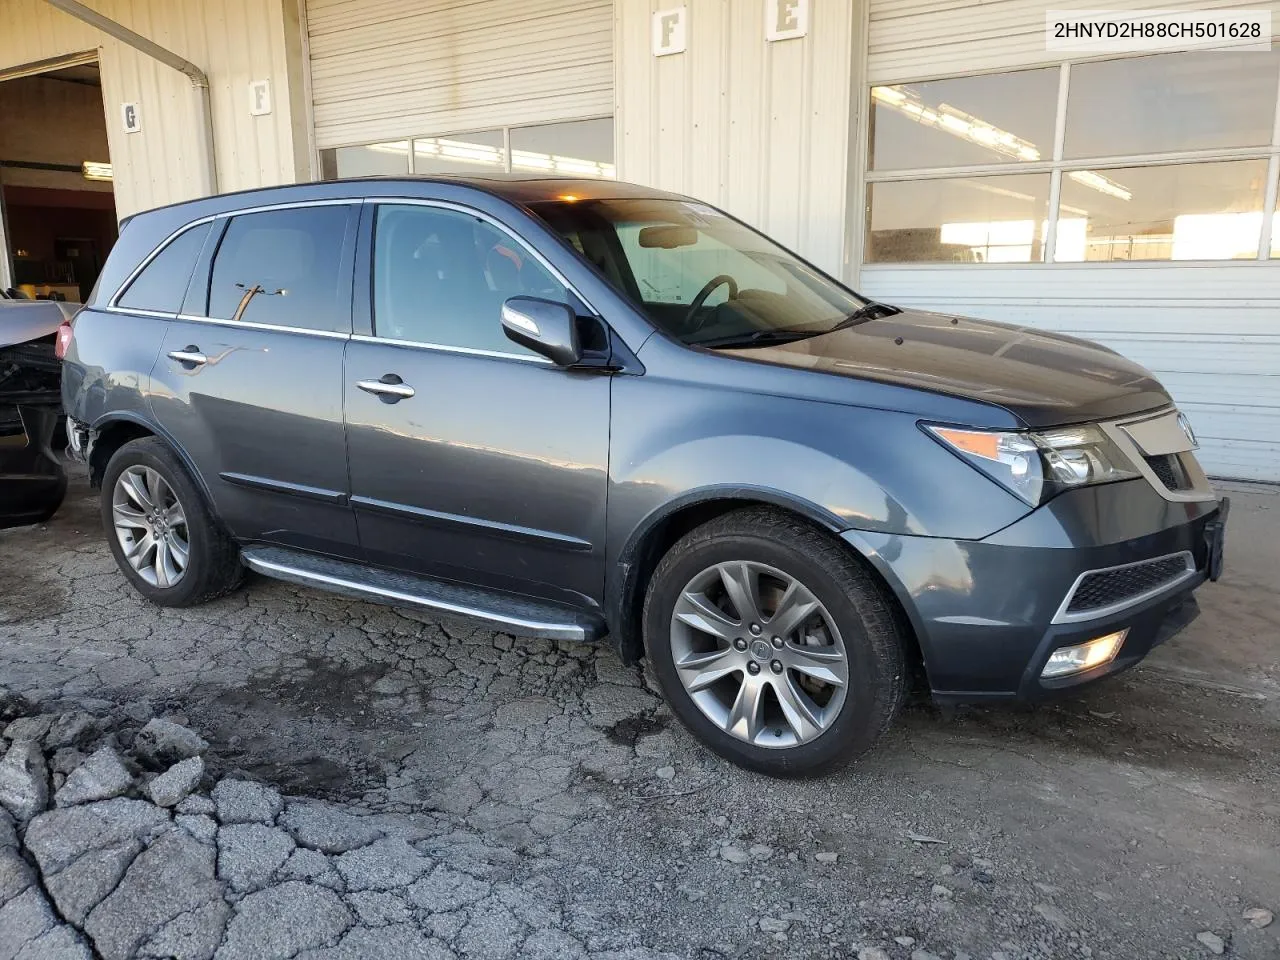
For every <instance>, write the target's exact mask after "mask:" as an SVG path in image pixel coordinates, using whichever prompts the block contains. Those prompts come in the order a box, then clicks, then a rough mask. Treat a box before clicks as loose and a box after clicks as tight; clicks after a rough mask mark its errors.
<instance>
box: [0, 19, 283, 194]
mask: <svg viewBox="0 0 1280 960" xmlns="http://www.w3.org/2000/svg"><path fill="white" fill-rule="evenodd" d="M91 2H92V0H91ZM295 2H296V0H200V2H199V3H196V2H188V0H182V2H175V0H96V2H95V3H93V5H94V7H95V9H97V10H98V11H100V12H101V13H103V14H105V15H106V16H109V17H111V18H112V19H114V20H117V21H118V22H120V23H122V24H124V25H125V26H127V27H129V28H130V29H132V30H134V31H136V32H138V33H140V34H142V35H143V36H145V37H148V38H149V39H151V40H154V41H155V42H156V43H159V44H161V45H162V46H165V47H168V48H169V49H171V50H172V51H174V52H175V53H177V54H178V55H180V56H182V57H185V58H186V59H188V60H190V61H191V62H193V63H195V64H196V65H197V66H199V67H200V68H202V69H203V70H204V71H205V72H206V73H207V74H208V76H209V81H210V99H211V107H212V114H213V126H214V143H215V153H216V161H217V167H218V185H219V189H220V190H222V191H228V190H241V189H247V188H250V187H258V186H264V185H274V184H279V183H291V182H294V181H295V180H298V179H305V178H306V176H307V174H306V170H307V166H306V162H307V152H306V135H305V118H304V117H299V116H297V115H296V111H295V110H294V109H292V107H291V102H290V101H291V98H290V86H291V83H296V79H291V72H292V75H293V77H296V76H297V75H298V72H299V64H297V63H293V64H290V63H289V62H288V58H287V57H286V53H285V51H286V42H285V37H286V30H287V29H289V23H290V22H292V23H293V24H294V26H293V27H292V29H295V30H296V29H297V26H296V23H297V16H296V7H295V6H294V4H295ZM95 50H96V51H98V56H99V62H100V64H101V68H102V94H103V101H104V104H105V108H106V115H107V139H108V143H109V145H110V148H111V160H112V163H113V164H114V166H115V195H116V211H117V213H118V214H119V215H120V216H126V215H128V214H130V213H133V212H136V211H138V210H143V209H146V208H148V207H154V206H159V205H161V204H165V203H173V202H176V201H179V200H185V199H189V198H191V197H193V196H195V195H197V192H198V169H199V164H198V163H197V162H196V156H197V155H196V153H195V151H197V150H199V149H200V144H201V139H200V132H199V131H198V130H197V129H196V125H195V110H194V107H193V99H192V97H193V94H192V92H191V89H190V88H191V84H190V82H189V81H188V80H187V78H186V77H184V76H182V75H181V74H179V73H178V72H176V71H175V70H172V69H170V68H169V67H166V66H163V65H162V64H159V63H156V62H155V61H154V60H151V59H150V58H148V57H146V56H144V55H142V54H141V53H138V52H137V51H135V50H133V49H132V48H130V47H127V46H125V45H123V44H121V43H119V42H118V41H115V40H113V39H111V38H110V37H108V36H106V35H105V34H102V33H100V32H99V31H97V30H95V29H93V28H91V27H89V26H87V25H85V24H83V23H81V22H80V21H79V20H76V19H74V18H73V17H70V16H68V15H67V14H65V13H62V12H61V11H59V10H56V9H55V8H53V7H51V6H50V5H49V4H47V3H45V2H43V0H4V2H3V3H0V71H3V70H7V69H10V68H14V67H19V66H22V65H24V64H30V63H33V62H36V61H40V60H45V59H49V58H53V57H62V56H67V55H69V54H73V53H77V52H82V51H95ZM251 80H270V81H271V90H272V101H273V103H272V107H273V109H272V112H271V113H270V114H269V115H266V116H260V117H254V116H251V115H250V113H249V82H250V81H251ZM126 102H134V103H137V104H138V106H139V112H140V114H141V118H142V129H141V131H140V132H138V133H132V134H126V133H125V132H124V129H123V126H122V121H121V116H120V105H121V104H122V103H126ZM85 159H90V158H85ZM96 159H101V158H96Z"/></svg>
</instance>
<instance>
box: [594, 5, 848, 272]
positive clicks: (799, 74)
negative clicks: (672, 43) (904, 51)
mask: <svg viewBox="0 0 1280 960" xmlns="http://www.w3.org/2000/svg"><path fill="white" fill-rule="evenodd" d="M674 5H675V4H674V3H668V2H665V0H617V2H616V3H615V4H614V6H615V33H614V75H615V87H616V90H617V114H616V119H617V125H618V126H617V134H616V136H617V143H618V156H617V164H618V176H619V178H620V179H623V180H634V181H637V182H639V183H645V184H649V185H652V186H655V187H660V188H663V189H667V190H675V191H679V192H682V193H688V194H691V195H693V196H695V197H698V198H700V199H703V200H706V201H708V202H710V203H713V204H716V205H717V206H720V207H723V208H724V209H726V210H728V211H729V212H731V213H733V214H734V215H735V216H739V217H741V218H742V219H744V220H746V221H747V222H749V223H751V224H752V225H754V226H756V227H758V228H760V229H762V230H764V231H766V232H767V233H769V234H771V235H773V236H774V237H776V238H777V239H778V240H780V241H781V242H782V243H784V244H786V245H787V246H789V247H792V248H793V249H795V250H796V251H798V252H799V253H801V254H803V255H805V256H806V257H808V258H809V259H812V260H813V261H814V262H815V263H817V264H819V265H820V266H822V267H823V268H824V269H826V270H829V271H831V272H832V273H835V274H837V275H839V274H841V273H842V272H844V270H845V257H846V251H847V249H848V246H847V243H846V228H847V224H848V218H847V217H846V208H845V200H846V197H847V196H848V189H847V178H848V175H849V163H848V161H849V152H850V145H851V143H852V131H853V129H854V125H853V124H852V123H851V116H850V112H851V109H852V108H853V107H854V106H856V104H852V103H851V100H850V93H851V89H852V88H853V83H852V79H851V78H852V77H853V70H854V67H855V53H856V50H855V44H854V31H855V27H856V26H857V25H858V24H860V22H861V10H862V5H861V4H860V3H854V2H851V0H812V3H811V10H810V14H809V31H808V35H807V36H805V37H803V38H800V39H795V40H782V41H778V42H775V43H769V42H767V41H766V40H765V25H764V4H763V3H762V2H757V0H686V6H687V8H688V27H687V31H688V33H687V37H688V43H687V49H686V51H685V52H684V53H678V54H672V55H669V56H664V57H654V56H653V54H652V49H651V46H650V42H651V33H650V31H651V18H652V15H653V13H654V12H655V11H657V10H659V9H666V8H667V7H670V6H674Z"/></svg>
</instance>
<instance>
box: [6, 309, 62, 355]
mask: <svg viewBox="0 0 1280 960" xmlns="http://www.w3.org/2000/svg"><path fill="white" fill-rule="evenodd" d="M76 306H77V304H63V303H58V302H56V301H54V300H0V347H12V346H15V345H17V344H19V343H28V342H30V341H32V340H39V339H41V338H42V337H49V336H52V335H53V334H55V333H57V332H58V327H59V326H61V325H62V321H63V320H68V319H70V317H71V314H72V312H74V308H75V307H76Z"/></svg>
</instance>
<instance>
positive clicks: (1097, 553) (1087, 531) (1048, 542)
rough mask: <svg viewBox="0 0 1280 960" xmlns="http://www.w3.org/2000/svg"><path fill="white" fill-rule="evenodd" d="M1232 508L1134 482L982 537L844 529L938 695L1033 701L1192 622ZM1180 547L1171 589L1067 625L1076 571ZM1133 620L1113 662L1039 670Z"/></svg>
mask: <svg viewBox="0 0 1280 960" xmlns="http://www.w3.org/2000/svg"><path fill="white" fill-rule="evenodd" d="M1225 506H1226V501H1221V502H1219V501H1216V500H1207V501H1195V502H1177V503H1174V502H1170V501H1168V500H1166V499H1164V498H1162V497H1160V496H1159V495H1158V494H1157V493H1156V492H1155V490H1154V489H1152V487H1151V485H1150V484H1149V483H1147V481H1145V480H1141V479H1139V480H1131V481H1126V482H1123V483H1114V484H1106V485H1101V486H1095V487H1086V488H1082V489H1079V490H1073V491H1069V492H1067V493H1064V494H1062V495H1060V496H1058V497H1055V498H1054V499H1053V500H1051V501H1050V502H1049V503H1047V504H1045V505H1044V506H1042V507H1040V508H1039V509H1037V510H1034V511H1032V512H1031V513H1030V514H1028V515H1027V516H1026V517H1024V518H1023V519H1021V520H1019V521H1018V522H1016V523H1014V524H1012V525H1011V526H1009V527H1006V528H1005V529H1004V530H1001V531H999V532H998V533H996V534H993V535H992V536H990V537H987V538H986V539H984V540H979V541H967V540H946V539H940V538H933V537H910V536H898V535H890V534H870V533H866V532H864V531H849V532H847V533H845V534H844V535H843V536H844V537H845V539H846V540H847V541H848V542H849V543H851V544H852V545H854V546H855V547H856V548H857V549H859V550H860V551H861V552H862V553H863V554H864V555H865V556H867V557H868V559H869V560H871V562H872V563H873V564H874V565H875V566H876V567H877V568H878V569H879V570H880V572H881V573H882V574H884V576H885V578H886V580H887V581H888V582H889V584H890V586H891V587H892V588H893V590H894V591H895V593H896V594H897V595H898V598H899V600H900V601H901V602H902V605H903V607H904V608H905V610H906V612H907V616H908V618H909V619H910V620H911V622H912V626H913V627H914V628H915V632H916V636H917V638H918V640H919V643H920V648H921V653H922V654H923V657H924V665H925V670H926V672H927V674H928V678H929V684H930V686H931V687H932V689H933V693H934V696H935V698H937V699H939V700H948V701H972V700H981V699H1008V698H1019V699H1036V698H1040V697H1044V696H1048V695H1051V694H1053V693H1054V692H1056V691H1060V690H1063V689H1066V688H1071V687H1076V686H1079V685H1081V684H1084V683H1088V682H1090V681H1092V680H1096V679H1099V678H1101V677H1103V676H1107V675H1109V674H1113V673H1116V672H1118V671H1120V670H1123V669H1125V668H1126V667H1129V666H1132V665H1133V664H1135V663H1137V662H1138V661H1140V660H1141V659H1142V658H1143V657H1145V656H1146V655H1147V653H1148V652H1150V650H1151V649H1152V648H1153V647H1155V646H1156V645H1157V644H1159V643H1162V642H1163V641H1164V640H1167V639H1168V638H1169V637H1171V636H1172V635H1173V634H1174V633H1176V632H1177V631H1178V630H1180V629H1182V628H1183V627H1185V626H1186V625H1187V624H1188V623H1190V622H1191V620H1193V619H1195V617H1196V615H1197V614H1198V606H1197V605H1196V602H1195V599H1194V597H1193V593H1194V591H1195V590H1196V588H1197V587H1199V586H1200V585H1201V584H1202V583H1203V582H1204V581H1205V580H1206V579H1207V578H1209V577H1210V575H1211V574H1212V575H1215V578H1216V574H1217V573H1219V572H1220V571H1221V541H1222V537H1221V533H1220V529H1221V524H1222V521H1223V520H1224V519H1225V514H1226V509H1225ZM1215 544H1216V548H1215V547H1214V545H1215ZM1183 553H1186V554H1189V555H1190V558H1191V559H1190V562H1189V567H1190V569H1189V571H1188V573H1187V574H1186V575H1185V576H1184V577H1182V578H1181V579H1179V580H1178V582H1176V583H1173V584H1171V585H1170V586H1169V587H1168V588H1162V589H1158V590H1155V591H1151V592H1148V593H1147V594H1146V595H1145V596H1139V597H1137V598H1136V599H1135V600H1134V601H1133V602H1130V603H1127V604H1124V605H1122V606H1121V607H1120V608H1119V609H1116V610H1114V611H1107V610H1103V611H1101V613H1102V615H1100V616H1089V617H1085V618H1076V619H1072V620H1070V621H1069V622H1061V619H1062V618H1061V616H1060V614H1061V612H1062V609H1063V605H1064V600H1065V598H1067V597H1068V595H1069V593H1070V592H1071V590H1072V587H1073V586H1074V585H1075V584H1076V583H1077V582H1078V581H1079V579H1080V576H1081V574H1083V573H1086V572H1088V571H1098V570H1105V569H1107V568H1111V567H1121V566H1123V565H1126V564H1131V563H1136V562H1138V561H1144V560H1150V559H1152V558H1157V557H1167V556H1171V555H1176V554H1183ZM1055 618H1057V619H1055ZM1126 628H1127V629H1128V631H1129V632H1128V634H1127V636H1126V637H1125V640H1124V643H1123V645H1122V646H1121V648H1120V650H1119V652H1118V653H1117V655H1116V657H1115V659H1114V660H1112V661H1111V662H1110V663H1107V664H1103V665H1101V666H1098V667H1096V668H1093V669H1091V670H1088V671H1086V672H1084V673H1079V674H1073V675H1071V676H1067V677H1061V678H1055V679H1042V678H1041V671H1042V670H1043V669H1044V665H1045V662H1046V661H1047V660H1048V659H1049V655H1050V654H1051V653H1052V652H1053V651H1054V650H1055V649H1057V648H1059V647H1063V646H1070V645H1073V644H1078V643H1082V642H1085V641H1087V640H1091V639H1093V638H1095V637H1099V636H1102V635H1104V634H1107V633H1111V632H1113V631H1116V630H1121V629H1126Z"/></svg>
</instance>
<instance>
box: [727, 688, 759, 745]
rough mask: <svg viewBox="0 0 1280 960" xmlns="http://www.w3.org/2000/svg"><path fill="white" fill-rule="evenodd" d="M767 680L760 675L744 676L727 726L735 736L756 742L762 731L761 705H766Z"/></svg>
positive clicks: (730, 711) (749, 741)
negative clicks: (765, 690) (764, 701)
mask: <svg viewBox="0 0 1280 960" xmlns="http://www.w3.org/2000/svg"><path fill="white" fill-rule="evenodd" d="M764 688H765V682H764V681H763V680H761V679H760V678H759V677H753V676H751V675H750V674H747V675H746V676H744V677H743V678H742V687H741V689H739V690H738V696H737V698H736V699H735V700H734V701H733V707H732V708H731V709H730V710H729V717H728V719H727V720H726V721H725V727H726V729H728V731H729V732H730V733H732V734H733V735H734V736H737V737H741V738H742V739H743V740H746V741H747V742H748V743H754V742H755V739H756V736H757V735H758V734H759V733H760V726H761V717H760V714H761V707H762V706H763V705H764V704H763V700H764Z"/></svg>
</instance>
